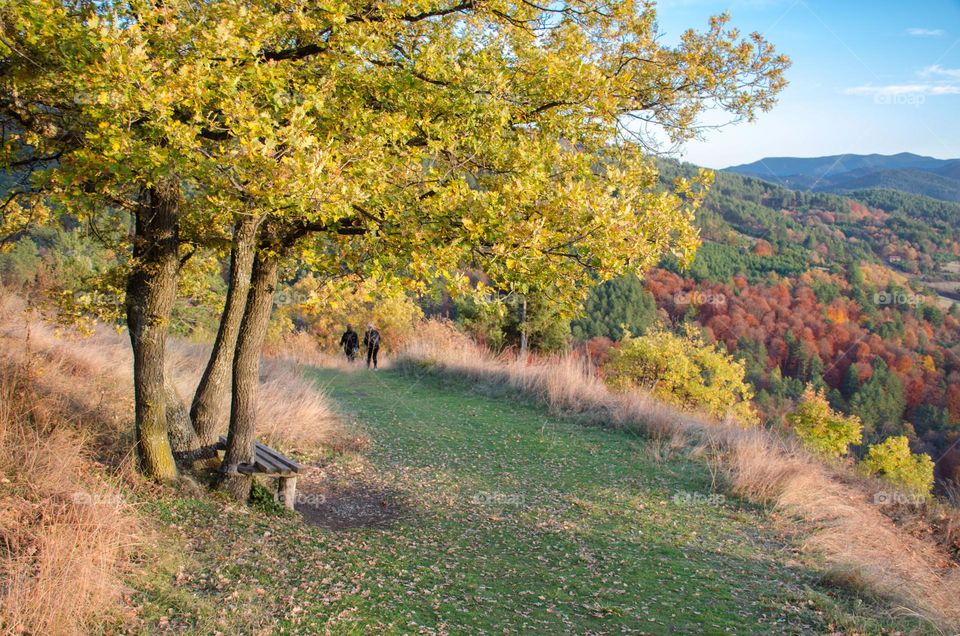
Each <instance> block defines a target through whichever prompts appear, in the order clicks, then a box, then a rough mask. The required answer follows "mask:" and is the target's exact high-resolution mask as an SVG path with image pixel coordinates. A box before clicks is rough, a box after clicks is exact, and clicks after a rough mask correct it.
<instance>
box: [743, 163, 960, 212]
mask: <svg viewBox="0 0 960 636" xmlns="http://www.w3.org/2000/svg"><path fill="white" fill-rule="evenodd" d="M726 171H727V172H733V173H737V174H743V175H748V176H753V177H757V178H760V179H764V180H766V181H770V182H773V183H777V184H780V185H783V186H786V187H789V188H795V189H798V190H813V191H816V192H835V193H845V192H849V191H852V190H859V189H866V188H889V189H894V190H900V191H902V192H909V193H912V194H920V195H924V196H928V197H932V198H934V199H940V200H944V201H960V176H958V160H956V159H953V160H944V159H934V158H933V157H923V156H920V155H914V154H911V153H900V154H898V155H889V156H887V155H854V154H847V155H834V156H829V157H811V158H797V157H769V158H765V159H760V160H759V161H755V162H753V163H748V164H742V165H737V166H731V167H729V168H726Z"/></svg>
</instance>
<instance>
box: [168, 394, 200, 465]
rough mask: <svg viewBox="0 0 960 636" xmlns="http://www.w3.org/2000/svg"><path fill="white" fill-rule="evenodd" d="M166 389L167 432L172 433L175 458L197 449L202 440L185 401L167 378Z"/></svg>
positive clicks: (171, 441) (171, 445)
mask: <svg viewBox="0 0 960 636" xmlns="http://www.w3.org/2000/svg"><path fill="white" fill-rule="evenodd" d="M164 391H165V392H166V396H167V407H166V408H167V432H168V434H169V435H170V447H171V448H172V449H173V454H174V457H175V458H179V456H180V455H181V454H183V453H188V452H191V451H195V450H197V447H199V446H200V442H199V440H198V439H197V433H196V431H194V430H193V424H191V423H190V414H189V413H188V412H187V406H186V404H184V403H183V399H182V398H181V397H180V393H179V392H178V391H177V389H176V387H175V386H173V383H172V382H170V380H166V382H165V384H164Z"/></svg>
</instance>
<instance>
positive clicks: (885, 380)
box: [850, 358, 907, 439]
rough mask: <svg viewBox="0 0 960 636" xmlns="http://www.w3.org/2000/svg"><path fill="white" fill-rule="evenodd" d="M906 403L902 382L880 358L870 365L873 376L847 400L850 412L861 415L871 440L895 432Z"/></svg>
mask: <svg viewBox="0 0 960 636" xmlns="http://www.w3.org/2000/svg"><path fill="white" fill-rule="evenodd" d="M906 406H907V401H906V397H905V394H904V385H903V380H901V379H900V378H899V377H897V375H896V374H895V373H893V371H891V370H890V367H888V366H887V363H886V362H884V361H883V358H877V359H876V360H875V361H874V363H873V374H872V375H871V376H870V379H868V380H867V381H866V382H864V384H863V386H862V387H861V388H860V390H859V391H857V392H856V393H854V395H853V397H852V398H851V400H850V410H851V411H853V412H854V413H856V414H857V415H859V416H860V419H861V420H863V424H864V428H865V429H866V431H867V432H868V434H869V435H870V436H873V439H877V436H882V435H883V434H884V432H893V431H896V430H898V427H899V425H900V422H901V419H902V418H903V411H904V409H906Z"/></svg>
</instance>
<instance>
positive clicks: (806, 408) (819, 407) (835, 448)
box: [787, 385, 863, 459]
mask: <svg viewBox="0 0 960 636" xmlns="http://www.w3.org/2000/svg"><path fill="white" fill-rule="evenodd" d="M787 421H788V422H790V425H791V426H792V427H793V432H794V433H795V434H796V435H797V437H799V438H800V441H801V442H803V444H804V446H806V447H807V448H809V449H810V450H812V451H813V452H814V453H816V454H817V455H820V456H821V457H823V458H829V459H837V458H839V457H842V456H844V455H846V454H847V450H848V448H849V446H850V445H851V444H859V443H860V441H861V439H862V435H863V424H861V423H860V418H858V417H857V416H856V415H852V416H849V417H848V416H845V415H843V414H842V413H837V412H836V411H834V410H833V409H832V408H830V403H829V402H828V401H827V396H826V393H824V391H823V389H822V388H821V389H820V390H819V391H816V390H814V388H813V387H812V386H809V385H808V386H807V388H806V390H805V391H804V392H803V397H802V398H801V399H800V404H799V405H797V409H796V410H795V411H794V412H793V413H791V414H790V415H788V416H787Z"/></svg>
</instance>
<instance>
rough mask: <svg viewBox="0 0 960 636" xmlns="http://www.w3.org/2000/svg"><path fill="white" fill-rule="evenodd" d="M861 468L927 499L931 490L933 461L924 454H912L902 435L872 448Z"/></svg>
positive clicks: (907, 442)
mask: <svg viewBox="0 0 960 636" xmlns="http://www.w3.org/2000/svg"><path fill="white" fill-rule="evenodd" d="M861 468H863V470H864V471H866V472H867V473H868V474H870V475H876V476H878V477H883V478H884V479H886V480H887V481H889V482H891V483H892V484H894V485H896V486H898V487H900V488H903V489H904V490H908V491H910V492H915V493H918V494H922V495H929V494H930V490H931V489H933V460H932V459H930V456H929V455H926V454H925V453H911V452H910V442H909V441H908V440H907V438H906V437H904V436H903V435H898V436H896V437H888V438H887V439H885V440H883V442H881V443H879V444H874V445H873V446H871V447H870V451H869V452H868V453H867V456H866V457H865V458H864V460H863V462H862V463H861Z"/></svg>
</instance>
